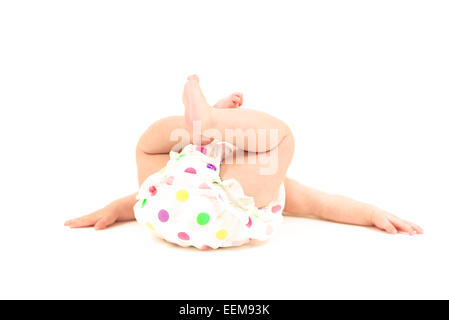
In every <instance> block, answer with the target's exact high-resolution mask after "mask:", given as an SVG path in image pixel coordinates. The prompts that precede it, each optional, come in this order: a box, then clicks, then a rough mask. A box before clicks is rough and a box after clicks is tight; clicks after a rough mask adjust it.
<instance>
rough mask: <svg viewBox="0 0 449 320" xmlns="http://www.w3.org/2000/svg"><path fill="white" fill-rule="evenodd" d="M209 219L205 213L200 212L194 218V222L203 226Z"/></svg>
mask: <svg viewBox="0 0 449 320" xmlns="http://www.w3.org/2000/svg"><path fill="white" fill-rule="evenodd" d="M209 219H210V217H209V214H207V213H206V212H201V213H200V214H199V215H198V216H197V217H196V222H198V224H199V225H201V226H204V225H205V224H207V223H208V222H209Z"/></svg>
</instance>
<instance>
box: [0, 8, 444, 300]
mask: <svg viewBox="0 0 449 320" xmlns="http://www.w3.org/2000/svg"><path fill="white" fill-rule="evenodd" d="M448 16H449V6H448V4H447V2H446V1H391V0H389V1H303V2H300V1H270V2H265V1H176V2H174V1H158V2H156V1H155V2H154V3H153V2H150V1H2V2H0V110H1V113H0V137H1V149H0V150H1V151H0V155H1V156H0V164H1V165H0V188H1V189H0V199H1V201H0V214H1V220H0V298H153V299H170V298H171V299H174V298H177V299H179V298H181V299H188V298H191V299H204V298H211V299H215V298H222V299H226V298H234V299H240V298H248V299H251V298H254V299H259V298H265V299H280V298H285V299H300V298H306V299H312V298H325V299H327V298H343V299H345V298H387V299H390V298H392V299H393V298H446V299H447V298H449V293H448V289H447V288H448V286H449V279H448V275H447V270H448V268H449V263H448V254H447V252H448V251H447V246H448V243H449V241H448V240H449V237H448V236H447V234H448V232H447V229H448V223H449V219H448V215H449V210H448V209H449V204H448V189H449V184H448V178H449V171H448V163H449V152H448V146H447V145H448V137H449V129H448V119H449V118H448V115H449V114H448V111H447V110H448V108H449V90H448V89H449V59H448V57H449V44H448V43H449V40H448V39H449V19H448ZM192 73H196V74H198V75H199V76H200V81H201V85H202V87H203V90H204V92H205V94H206V97H207V98H208V100H209V101H210V102H211V103H213V102H215V101H216V100H218V99H219V98H221V97H223V96H225V95H228V94H229V93H231V92H233V91H242V92H243V93H244V105H243V107H249V108H254V109H259V110H263V111H266V112H269V113H272V114H273V115H275V116H277V117H279V118H281V119H284V120H285V121H286V122H287V123H288V124H289V125H290V126H291V128H292V130H293V132H294V134H295V137H296V153H295V156H294V159H293V163H292V165H291V168H290V170H289V175H290V176H291V177H294V178H296V179H298V180H299V181H301V182H302V183H304V184H307V185H310V186H312V187H315V188H318V189H322V190H325V191H328V192H332V193H340V194H344V195H347V196H350V197H353V198H356V199H359V200H362V201H366V202H370V203H374V204H376V205H378V206H380V207H382V208H384V209H386V210H389V211H391V212H393V213H394V214H396V215H398V216H400V217H402V218H404V219H407V220H411V221H413V222H416V223H418V224H420V225H421V226H422V227H423V228H424V229H425V234H424V235H422V236H414V237H410V236H407V235H388V234H385V233H382V232H377V231H375V230H374V229H372V228H363V227H356V226H349V225H341V224H334V223H330V222H323V221H318V220H314V219H307V218H288V219H286V221H285V223H284V227H283V230H282V233H281V234H279V235H278V236H277V237H276V238H275V239H273V240H272V241H270V242H269V243H266V244H263V245H259V246H253V247H249V248H248V247H247V248H237V249H226V250H218V251H209V252H202V251H197V250H194V249H179V248H175V247H173V246H171V245H168V244H166V243H164V242H161V241H158V240H156V239H154V238H153V236H152V235H151V234H150V233H149V232H148V231H147V230H146V229H145V228H143V227H141V226H139V225H137V224H136V223H134V222H133V223H126V224H121V225H117V226H115V227H113V228H110V229H107V230H104V231H94V230H92V229H68V228H65V227H63V222H64V221H65V220H66V219H69V218H72V217H76V216H79V215H82V214H87V213H89V212H91V211H93V210H96V209H98V208H100V207H102V206H103V205H105V204H107V203H108V202H110V201H112V200H114V199H115V198H118V197H121V196H123V195H127V194H130V193H132V192H134V191H136V188H137V179H136V170H135V159H134V152H135V145H136V142H137V139H138V138H139V136H140V134H141V133H142V132H143V131H144V130H145V129H146V127H147V126H149V125H150V124H151V123H152V122H153V121H155V120H157V119H159V118H161V117H164V116H168V115H173V114H182V112H183V106H182V103H181V93H182V87H183V83H184V81H185V79H186V77H187V75H189V74H192Z"/></svg>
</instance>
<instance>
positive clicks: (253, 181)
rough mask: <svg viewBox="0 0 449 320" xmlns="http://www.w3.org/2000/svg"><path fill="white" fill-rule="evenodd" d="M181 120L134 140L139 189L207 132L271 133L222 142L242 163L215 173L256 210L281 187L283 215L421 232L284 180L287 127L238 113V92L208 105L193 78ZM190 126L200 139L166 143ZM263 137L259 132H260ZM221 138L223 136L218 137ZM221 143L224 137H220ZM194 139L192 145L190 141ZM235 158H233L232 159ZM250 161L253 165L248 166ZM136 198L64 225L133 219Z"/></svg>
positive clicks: (289, 152)
mask: <svg viewBox="0 0 449 320" xmlns="http://www.w3.org/2000/svg"><path fill="white" fill-rule="evenodd" d="M183 102H184V105H185V113H184V116H173V117H167V118H164V119H161V120H158V121H156V122H155V123H153V124H152V125H151V126H150V127H149V128H148V129H147V130H146V131H145V133H144V134H143V135H142V137H141V138H140V140H139V142H138V145H137V148H136V162H137V172H138V180H139V186H140V185H141V184H142V183H143V181H145V179H146V178H147V177H148V176H150V175H151V174H153V173H155V172H157V171H159V170H160V169H162V168H163V167H164V166H165V164H166V163H167V161H168V160H169V152H170V150H172V148H173V147H174V146H175V145H177V144H179V143H180V142H182V143H181V147H183V146H184V145H185V144H189V143H192V142H199V143H197V144H200V143H201V144H207V143H209V142H211V141H212V140H213V139H212V138H213V137H211V136H210V135H208V134H207V133H208V132H207V130H208V129H215V130H217V132H219V133H221V134H224V133H225V130H226V129H237V128H241V129H256V130H257V129H276V130H277V132H278V133H279V134H278V136H277V139H275V140H273V141H270V139H268V141H270V143H268V145H266V146H259V145H257V146H254V145H251V143H250V142H251V141H250V139H249V138H248V136H244V135H242V136H240V137H238V136H235V137H231V138H228V139H227V140H226V141H228V142H230V143H232V144H234V145H235V146H237V147H238V148H240V149H242V150H244V154H243V160H244V161H243V163H239V164H237V163H235V161H234V162H233V163H225V162H223V163H222V165H221V168H220V175H221V178H222V179H223V180H226V179H229V178H235V179H237V180H238V181H239V182H240V184H241V185H242V187H243V190H244V191H245V193H246V194H247V195H249V196H252V197H253V198H254V199H255V203H256V206H257V207H259V208H261V207H263V206H265V205H267V204H268V203H269V202H270V201H271V200H272V199H273V198H274V197H275V195H276V193H277V192H278V189H279V186H280V184H281V183H282V182H284V185H285V190H286V203H285V209H284V210H285V211H284V214H285V215H290V216H304V215H312V216H316V217H318V218H321V219H325V220H329V221H335V222H340V223H347V224H354V225H362V226H375V227H377V228H379V229H381V230H384V231H386V232H388V233H391V234H394V233H398V232H405V233H408V234H410V235H413V234H416V233H418V234H420V233H423V229H422V228H421V227H420V226H418V225H416V224H414V223H411V222H408V221H406V220H403V219H400V218H398V217H396V216H395V215H393V214H391V213H389V212H386V211H384V210H382V209H380V208H377V207H375V206H373V205H370V204H366V203H362V202H359V201H355V200H352V199H349V198H346V197H343V196H340V195H331V194H327V193H325V192H322V191H318V190H315V189H313V188H310V187H307V186H304V185H302V184H300V183H299V182H297V181H295V180H293V179H290V178H288V177H286V171H287V169H288V167H289V165H290V161H291V158H292V156H293V150H294V140H293V135H292V133H291V131H290V129H289V128H288V126H287V125H286V124H285V123H284V122H282V121H280V120H279V119H276V118H274V117H272V116H270V115H268V114H266V113H263V112H260V111H256V110H249V109H239V107H240V106H241V105H242V102H243V95H242V94H241V93H234V94H232V95H230V96H228V97H226V98H223V99H221V100H220V101H218V102H217V103H216V104H215V105H214V106H213V107H212V106H210V105H209V104H208V103H207V101H206V99H205V97H204V95H203V93H202V91H201V89H200V87H199V79H198V77H197V76H196V75H192V76H189V77H188V80H187V82H186V84H185V87H184V92H183ZM194 121H196V122H197V123H198V122H199V123H200V124H201V131H200V134H201V136H198V137H194V136H192V135H189V140H188V141H180V140H177V141H172V140H170V134H171V133H172V132H173V130H175V129H182V130H186V131H188V132H190V133H192V129H193V124H194ZM262 134H263V133H262ZM221 137H223V135H221ZM225 138H226V136H225ZM194 140H196V141H194ZM272 152H275V153H276V155H277V156H278V158H277V159H278V166H277V169H276V170H275V172H274V173H273V174H271V175H265V176H264V175H260V174H259V172H260V171H259V170H260V169H261V168H262V167H264V166H265V167H266V163H262V162H261V161H259V157H257V154H258V153H264V154H265V155H270V153H272ZM236 157H237V155H236V154H234V160H235V159H236ZM251 160H253V162H254V163H252V162H251ZM135 202H136V193H133V194H131V195H129V196H126V197H123V198H120V199H118V200H115V201H113V202H112V203H110V204H108V205H107V206H106V207H104V208H102V209H100V210H97V211H95V212H93V213H91V214H88V215H85V216H82V217H79V218H75V219H71V220H68V221H66V222H65V224H64V225H66V226H69V227H71V228H79V227H90V226H94V227H95V229H104V228H106V227H108V226H110V225H112V224H114V223H115V222H118V221H131V220H135V217H134V210H133V206H134V204H135Z"/></svg>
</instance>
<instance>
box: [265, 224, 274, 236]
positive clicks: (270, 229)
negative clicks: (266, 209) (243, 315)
mask: <svg viewBox="0 0 449 320" xmlns="http://www.w3.org/2000/svg"><path fill="white" fill-rule="evenodd" d="M273 231H274V230H273V227H272V226H271V225H268V226H267V229H266V233H267V235H270V234H272V233H273Z"/></svg>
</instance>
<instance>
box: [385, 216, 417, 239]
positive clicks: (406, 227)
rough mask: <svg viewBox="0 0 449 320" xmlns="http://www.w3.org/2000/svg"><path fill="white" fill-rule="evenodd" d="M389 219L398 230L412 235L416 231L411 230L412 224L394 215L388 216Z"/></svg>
mask: <svg viewBox="0 0 449 320" xmlns="http://www.w3.org/2000/svg"><path fill="white" fill-rule="evenodd" d="M390 221H391V222H392V223H393V224H394V225H395V226H396V227H397V228H398V229H400V230H402V231H405V232H407V233H408V234H410V235H414V234H415V233H416V232H415V230H413V228H412V226H411V225H410V224H408V223H407V222H406V221H404V220H401V219H399V218H396V217H392V218H390Z"/></svg>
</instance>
